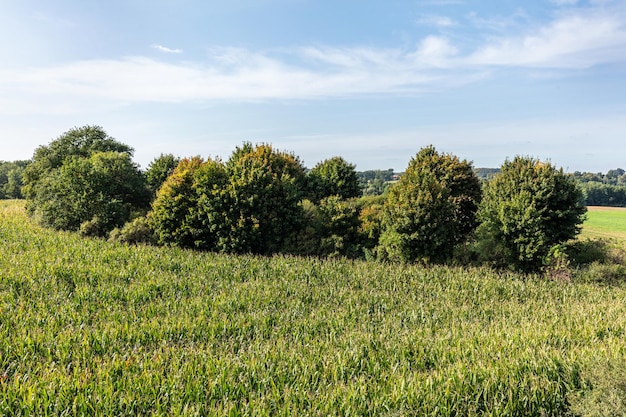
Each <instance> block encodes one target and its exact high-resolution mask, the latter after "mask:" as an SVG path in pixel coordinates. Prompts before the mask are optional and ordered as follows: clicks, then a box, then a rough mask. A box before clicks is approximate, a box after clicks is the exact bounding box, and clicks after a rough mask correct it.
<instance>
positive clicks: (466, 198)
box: [378, 146, 481, 262]
mask: <svg viewBox="0 0 626 417" xmlns="http://www.w3.org/2000/svg"><path fill="white" fill-rule="evenodd" d="M480 199H481V189H480V182H479V180H478V177H477V176H476V175H475V174H474V171H473V168H472V165H471V163H469V162H467V161H465V160H463V161H461V160H459V159H458V158H457V157H456V156H454V155H450V154H440V153H438V152H437V151H436V150H435V148H434V147H433V146H428V147H425V148H422V149H421V150H420V151H419V152H418V153H417V155H416V156H415V157H414V158H412V159H411V161H410V163H409V166H408V168H407V169H406V172H405V173H404V175H403V176H402V177H401V178H400V180H399V181H398V183H396V184H395V185H394V186H392V187H391V189H390V191H389V194H388V196H387V199H386V201H385V206H384V215H383V225H382V227H383V230H384V231H383V233H382V235H381V237H380V246H379V248H378V252H379V255H380V256H381V257H383V258H389V259H396V260H401V261H404V262H414V261H422V262H442V261H445V260H446V259H448V258H449V257H450V256H452V253H453V250H454V247H455V246H456V245H458V244H459V243H461V242H463V241H464V240H465V239H466V238H467V237H468V235H469V234H470V233H471V232H472V231H473V230H474V229H475V227H476V225H477V222H476V211H477V209H478V204H479V202H480Z"/></svg>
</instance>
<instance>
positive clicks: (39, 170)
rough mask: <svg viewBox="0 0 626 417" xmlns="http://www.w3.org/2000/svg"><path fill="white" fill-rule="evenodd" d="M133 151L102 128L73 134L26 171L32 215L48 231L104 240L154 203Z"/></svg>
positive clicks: (37, 156)
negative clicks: (89, 236) (99, 237)
mask: <svg viewBox="0 0 626 417" xmlns="http://www.w3.org/2000/svg"><path fill="white" fill-rule="evenodd" d="M131 156H132V148H130V147H129V146H127V145H125V144H122V143H120V142H118V141H116V140H115V139H113V138H111V137H109V136H108V135H107V134H106V132H104V130H102V128H100V127H98V126H85V127H82V128H75V129H72V130H70V131H68V132H66V133H65V134H63V135H62V136H60V137H59V138H58V139H56V140H54V141H52V142H51V143H50V144H49V145H47V146H40V147H39V148H37V149H36V150H35V153H34V156H33V161H32V163H30V164H29V165H28V166H27V167H26V169H25V170H24V177H23V179H24V188H23V190H24V194H25V197H26V199H27V206H26V207H27V209H28V211H29V213H30V214H32V215H35V216H36V217H37V218H38V219H39V220H40V221H41V222H42V223H43V224H44V225H46V226H50V227H54V228H56V229H65V230H78V229H79V228H81V229H82V231H83V233H85V234H87V235H98V236H103V235H105V234H106V233H107V232H108V231H110V230H111V229H113V228H114V227H117V226H121V225H122V224H124V223H125V222H126V221H127V220H128V219H129V218H130V217H131V216H132V215H133V212H134V211H136V210H144V209H146V208H147V205H148V202H149V194H148V192H147V189H146V187H145V182H144V178H143V175H142V174H141V172H140V171H139V167H138V166H137V165H136V164H134V163H133V162H132V160H131Z"/></svg>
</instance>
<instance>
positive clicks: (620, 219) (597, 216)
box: [582, 206, 626, 240]
mask: <svg viewBox="0 0 626 417" xmlns="http://www.w3.org/2000/svg"><path fill="white" fill-rule="evenodd" d="M587 208H588V212H587V220H586V221H585V223H584V225H583V233H582V236H583V237H592V238H616V239H619V240H626V208H622V207H595V206H591V207H587Z"/></svg>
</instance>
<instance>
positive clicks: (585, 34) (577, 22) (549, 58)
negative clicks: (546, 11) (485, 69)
mask: <svg viewBox="0 0 626 417" xmlns="http://www.w3.org/2000/svg"><path fill="white" fill-rule="evenodd" d="M624 60H626V22H625V21H624V19H622V18H620V17H619V16H616V15H611V14H608V13H595V14H594V13H588V12H586V13H585V11H583V12H581V13H578V14H570V15H566V16H564V17H561V18H559V19H557V20H555V21H553V22H552V23H550V24H549V25H547V26H545V27H543V28H540V29H538V30H536V31H535V32H533V33H529V34H526V35H525V36H519V37H508V38H501V39H498V40H496V41H493V42H491V43H490V44H489V45H486V46H483V47H481V48H480V49H479V50H477V51H476V52H475V53H474V54H472V55H471V56H470V57H469V59H468V61H469V62H470V63H472V64H474V65H496V66H511V67H539V68H541V67H544V68H564V69H565V68H588V67H591V66H594V65H599V64H606V63H613V62H623V61H624Z"/></svg>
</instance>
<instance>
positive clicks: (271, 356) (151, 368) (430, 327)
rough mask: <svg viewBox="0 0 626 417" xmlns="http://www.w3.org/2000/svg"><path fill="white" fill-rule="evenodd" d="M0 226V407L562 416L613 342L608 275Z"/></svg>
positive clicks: (615, 310)
mask: <svg viewBox="0 0 626 417" xmlns="http://www.w3.org/2000/svg"><path fill="white" fill-rule="evenodd" d="M0 239H1V240H2V253H1V256H0V271H1V276H0V317H1V322H0V414H1V415H60V414H77V415H85V414H86V415H93V414H98V415H233V416H236V415H407V414H408V415H443V416H446V415H483V414H486V415H494V416H496V415H502V416H504V415H536V416H540V415H562V414H564V413H566V412H567V411H568V408H569V406H570V404H571V402H572V401H573V398H575V397H576V394H577V393H581V394H584V393H585V392H587V391H588V390H589V385H588V384H587V378H588V377H587V375H588V372H589V370H592V369H597V368H598V366H604V365H606V364H609V365H611V364H617V365H619V364H622V363H623V362H624V355H625V354H626V342H625V341H624V332H625V330H626V302H625V301H626V288H624V287H623V286H621V285H613V286H608V285H601V284H594V283H576V282H575V283H563V282H559V281H550V280H546V279H542V278H540V277H534V276H530V277H529V276H523V275H517V274H513V273H496V272H494V271H492V270H489V269H483V268H473V269H462V268H454V267H428V268H424V267H419V266H405V265H400V264H397V265H393V264H383V263H369V262H361V261H343V260H325V261H322V260H316V259H302V258H295V257H286V256H285V257H284V256H275V257H271V258H265V257H255V256H230V255H216V254H211V253H201V252H192V251H184V250H180V249H175V248H167V247H161V248H158V247H149V246H126V245H119V244H113V243H109V242H106V241H104V240H98V239H83V238H80V237H79V236H78V235H77V234H71V233H64V232H55V231H51V230H49V229H42V228H40V227H39V226H37V225H36V224H34V223H33V222H32V221H31V220H30V219H28V218H27V217H26V215H25V214H24V210H23V207H22V205H21V203H16V202H0Z"/></svg>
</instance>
